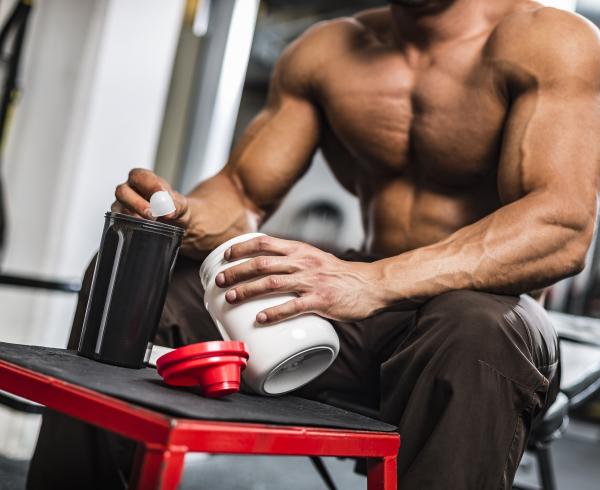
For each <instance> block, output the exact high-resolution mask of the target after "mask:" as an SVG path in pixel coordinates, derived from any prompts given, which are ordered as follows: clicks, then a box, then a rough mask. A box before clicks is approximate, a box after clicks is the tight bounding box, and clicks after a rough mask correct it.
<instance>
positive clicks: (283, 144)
mask: <svg viewBox="0 0 600 490" xmlns="http://www.w3.org/2000/svg"><path fill="white" fill-rule="evenodd" d="M318 140H319V118H318V113H317V110H316V108H315V107H314V106H313V105H312V103H311V102H309V101H306V100H302V99H299V98H296V97H289V96H283V97H280V100H278V101H277V103H276V104H269V105H267V107H265V109H263V110H262V111H261V112H260V113H259V114H258V115H257V116H256V118H255V119H254V120H253V121H252V123H251V124H250V125H249V126H248V128H247V129H246V131H245V132H244V135H243V136H242V138H241V140H240V142H239V143H238V144H237V145H236V147H235V148H234V151H233V153H232V154H231V157H230V159H229V162H228V163H227V165H226V167H225V169H224V172H226V173H227V174H229V175H230V176H231V177H232V178H233V179H234V180H235V181H236V183H237V184H238V185H239V186H241V189H240V190H242V191H243V193H244V195H245V197H247V198H248V199H250V200H251V201H252V203H253V204H254V205H255V206H257V207H259V208H260V209H263V210H265V211H267V212H269V211H270V210H271V209H272V208H273V207H276V206H277V205H278V203H279V202H280V200H281V199H282V198H283V196H284V195H285V194H286V193H287V192H288V191H289V189H290V188H291V187H292V186H293V185H294V184H295V183H296V182H297V181H298V179H299V178H300V177H301V176H302V175H303V174H304V172H305V171H306V170H307V168H308V166H309V165H310V162H311V160H312V157H313V155H314V152H315V149H316V147H317V143H318Z"/></svg>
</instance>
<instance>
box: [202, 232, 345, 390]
mask: <svg viewBox="0 0 600 490" xmlns="http://www.w3.org/2000/svg"><path fill="white" fill-rule="evenodd" d="M258 236H264V233H247V234H245V235H240V236H237V237H235V238H232V239H231V240H228V241H227V242H225V243H223V244H221V245H220V246H219V247H217V248H216V249H215V250H213V251H212V252H211V253H210V255H209V256H208V257H206V259H205V260H204V262H203V263H202V266H201V267H200V280H201V281H202V286H203V287H204V291H205V293H204V304H205V306H206V309H207V310H208V312H209V313H210V316H211V317H212V319H213V321H214V322H215V324H216V326H217V328H218V329H219V331H220V332H221V335H222V336H223V338H224V339H225V340H241V341H243V342H245V343H246V345H247V346H248V352H249V353H250V358H249V360H248V365H247V366H246V369H245V370H244V372H243V373H242V376H243V378H244V381H245V382H246V384H247V385H249V386H250V388H252V389H253V390H254V391H255V392H257V393H259V394H261V395H281V394H283V393H287V392H289V391H292V390H295V389H297V388H300V387H301V386H302V385H305V384H306V383H308V382H309V381H311V380H313V379H314V378H316V377H317V376H319V375H320V374H321V373H323V372H324V371H325V370H326V369H327V368H328V367H329V366H330V365H331V363H332V362H333V361H334V360H335V358H336V356H337V354H338V352H339V348H340V344H339V339H338V336H337V334H336V332H335V330H334V328H333V326H332V325H331V323H329V322H328V321H327V320H325V319H324V318H322V317H320V316H318V315H315V314H313V313H306V314H303V315H300V316H297V317H295V318H291V319H288V320H284V321H282V322H279V323H275V324H273V325H263V324H260V323H258V322H256V315H257V314H258V312H259V311H261V310H264V309H266V308H270V307H273V306H277V305H280V304H282V303H284V302H286V301H289V300H291V299H294V298H296V297H297V295H295V294H293V293H279V294H272V295H268V296H263V297H260V298H253V299H250V300H247V301H244V302H243V303H238V304H235V305H232V304H230V303H228V302H227V301H226V299H225V293H226V292H227V289H228V288H220V287H219V286H217V285H216V284H215V277H216V276H217V274H218V273H219V272H221V271H223V270H225V269H228V268H229V267H232V266H234V265H236V264H241V263H242V262H245V261H246V260H249V259H247V258H244V259H241V260H237V261H234V262H228V261H226V260H225V259H224V258H223V253H224V252H225V250H227V249H228V248H229V247H231V246H232V245H233V244H235V243H240V242H244V241H246V240H250V239H251V238H255V237H258Z"/></svg>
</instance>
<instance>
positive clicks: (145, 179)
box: [127, 168, 172, 200]
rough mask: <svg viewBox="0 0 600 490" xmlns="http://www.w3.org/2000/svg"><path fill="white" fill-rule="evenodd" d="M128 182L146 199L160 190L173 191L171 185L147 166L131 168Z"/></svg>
mask: <svg viewBox="0 0 600 490" xmlns="http://www.w3.org/2000/svg"><path fill="white" fill-rule="evenodd" d="M127 184H129V186H130V187H131V188H132V189H134V190H135V191H136V192H137V193H138V194H139V195H140V196H142V197H143V198H144V199H146V200H150V196H152V194H154V193H155V192H158V191H168V192H169V193H172V192H171V188H170V186H169V185H168V184H167V183H166V182H165V181H164V180H163V179H161V178H160V177H159V176H158V175H156V174H155V173H154V172H152V171H150V170H146V169H145V168H134V169H133V170H131V171H130V172H129V176H128V177H127Z"/></svg>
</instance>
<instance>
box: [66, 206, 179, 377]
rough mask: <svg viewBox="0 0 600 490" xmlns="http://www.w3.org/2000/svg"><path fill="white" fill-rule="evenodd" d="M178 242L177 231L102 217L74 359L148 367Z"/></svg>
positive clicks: (161, 225)
mask: <svg viewBox="0 0 600 490" xmlns="http://www.w3.org/2000/svg"><path fill="white" fill-rule="evenodd" d="M182 236H183V229H182V228H179V227H177V226H171V225H167V224H164V223H160V222H156V221H150V220H145V219H139V218H134V217H132V216H127V215H124V214H119V213H106V215H105V222H104V231H103V232H102V241H101V243H100V251H99V252H98V258H97V261H96V269H95V270H94V278H93V280H92V289H91V291H90V297H89V300H88V304H87V309H86V312H85V318H84V321H83V332H82V334H81V340H80V342H79V349H78V351H77V352H78V354H80V355H82V356H85V357H89V358H92V359H95V360H98V361H102V362H107V363H110V364H116V365H119V366H125V367H130V368H141V367H143V366H144V365H145V364H146V363H147V362H148V359H149V357H150V351H151V350H152V340H153V338H154V334H155V333H156V329H157V327H158V322H159V320H160V316H161V313H162V309H163V306H164V302H165V296H166V294H167V287H168V285H169V279H170V276H171V271H172V269H173V265H174V264H175V259H176V258H177V252H178V250H179V245H180V244H181V238H182Z"/></svg>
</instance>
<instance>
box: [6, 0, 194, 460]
mask: <svg viewBox="0 0 600 490" xmlns="http://www.w3.org/2000/svg"><path fill="white" fill-rule="evenodd" d="M183 4H184V0H169V1H164V0H42V1H38V2H36V7H35V10H34V13H33V16H32V19H31V20H32V22H31V24H30V29H29V34H28V37H27V41H26V46H25V53H24V54H25V59H24V64H23V65H22V73H21V79H22V82H21V85H22V87H23V95H22V99H21V101H20V102H19V104H18V107H17V111H16V114H15V119H14V124H13V126H12V128H11V130H10V133H9V141H8V147H7V151H6V154H5V158H4V160H5V167H4V169H5V171H4V182H5V189H6V191H7V199H8V201H9V202H8V204H9V219H10V222H9V227H10V230H9V232H10V235H9V238H8V240H9V243H8V248H7V251H6V255H5V260H4V266H5V269H6V270H10V271H16V272H28V273H33V274H36V275H37V274H49V275H58V276H63V277H66V276H69V277H76V278H79V277H80V275H81V273H82V271H83V269H84V267H85V265H86V263H87V262H88V261H89V259H90V257H91V256H92V254H93V252H94V250H95V249H96V248H97V246H98V243H99V238H100V234H101V231H102V223H103V214H104V212H105V211H106V210H108V208H109V206H110V204H111V202H112V200H113V191H114V187H115V185H116V184H118V183H119V182H121V181H123V180H124V179H125V178H126V175H127V171H128V169H129V168H131V167H133V166H140V167H152V165H153V162H154V157H155V152H156V145H157V142H158V135H159V131H160V126H161V123H162V116H163V111H164V104H165V100H166V96H167V91H168V84H169V81H170V73H171V68H172V63H173V59H174V54H175V47H176V43H177V38H178V35H179V30H180V26H181V20H182V14H183V10H182V9H183ZM73 307H74V298H73V297H68V296H64V295H60V294H48V293H43V294H40V293H35V294H33V293H30V292H22V291H17V290H10V291H8V290H6V289H0V312H1V315H0V340H2V341H10V342H22V343H34V344H42V345H53V346H61V347H62V346H64V345H65V343H66V339H67V335H68V330H69V328H70V322H71V317H72V313H73ZM27 420H31V419H30V418H29V419H27ZM26 423H27V422H25V421H23V420H22V419H21V418H19V419H17V418H16V417H9V415H8V414H7V413H6V412H0V440H2V441H3V442H4V444H3V447H2V450H3V451H4V452H5V453H6V454H9V455H12V456H23V457H26V456H27V455H28V453H29V452H30V451H31V448H32V445H33V442H34V440H35V431H32V430H31V428H29V429H28V430H25V429H24V424H26ZM29 425H31V424H29Z"/></svg>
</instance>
